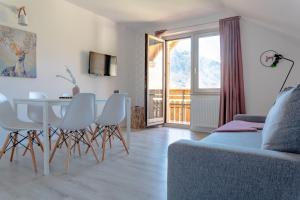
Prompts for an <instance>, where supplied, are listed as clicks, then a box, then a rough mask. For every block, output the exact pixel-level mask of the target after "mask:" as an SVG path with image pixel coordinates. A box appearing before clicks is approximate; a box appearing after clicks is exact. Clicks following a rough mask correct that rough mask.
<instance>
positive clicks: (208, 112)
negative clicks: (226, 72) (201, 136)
mask: <svg viewBox="0 0 300 200" xmlns="http://www.w3.org/2000/svg"><path fill="white" fill-rule="evenodd" d="M191 98H192V99H191V129H192V130H193V131H199V132H210V131H212V130H213V129H215V128H217V127H218V120H219V104H220V102H219V101H220V96H219V95H215V94H211V95H210V94H205V95H200V94H199V95H198V94H196V95H192V97H191Z"/></svg>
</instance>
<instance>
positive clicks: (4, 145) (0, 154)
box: [0, 132, 10, 159]
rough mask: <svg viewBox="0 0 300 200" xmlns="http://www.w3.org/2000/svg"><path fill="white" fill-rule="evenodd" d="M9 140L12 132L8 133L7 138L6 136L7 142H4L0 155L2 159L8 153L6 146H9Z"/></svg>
mask: <svg viewBox="0 0 300 200" xmlns="http://www.w3.org/2000/svg"><path fill="white" fill-rule="evenodd" d="M9 140H10V132H8V134H7V136H6V139H5V141H4V144H3V146H2V149H1V153H0V159H1V158H2V156H3V155H4V154H5V153H6V146H7V145H8V143H9Z"/></svg>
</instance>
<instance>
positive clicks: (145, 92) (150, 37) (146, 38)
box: [144, 33, 166, 127]
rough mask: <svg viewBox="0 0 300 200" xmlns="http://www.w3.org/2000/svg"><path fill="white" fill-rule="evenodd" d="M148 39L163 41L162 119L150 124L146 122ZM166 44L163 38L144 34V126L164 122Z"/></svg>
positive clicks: (162, 123)
mask: <svg viewBox="0 0 300 200" xmlns="http://www.w3.org/2000/svg"><path fill="white" fill-rule="evenodd" d="M149 39H154V40H157V41H159V42H162V43H163V61H164V62H163V65H164V66H163V69H162V70H163V72H162V73H163V81H162V82H163V92H162V93H163V121H162V122H154V123H151V124H148V109H147V108H148V66H149V63H148V45H149ZM165 58H166V44H165V40H164V39H161V38H157V37H155V36H153V35H150V34H147V33H146V34H145V80H144V81H145V82H144V86H145V88H144V103H145V126H146V127H151V126H157V125H164V124H165V123H166V113H165V111H166V108H165V107H166V106H165V105H166V89H165V88H166V85H165V84H166V80H165V79H166V74H165V73H166V70H165V68H166V66H165V65H166V63H165V62H166V59H165Z"/></svg>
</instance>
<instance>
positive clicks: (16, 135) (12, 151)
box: [9, 133, 18, 162]
mask: <svg viewBox="0 0 300 200" xmlns="http://www.w3.org/2000/svg"><path fill="white" fill-rule="evenodd" d="M17 140H18V133H14V138H13V147H12V150H11V153H10V159H9V160H10V162H12V161H13V160H14V154H15V149H16V147H15V145H16V144H17Z"/></svg>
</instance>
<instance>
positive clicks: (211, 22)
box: [159, 16, 241, 31]
mask: <svg viewBox="0 0 300 200" xmlns="http://www.w3.org/2000/svg"><path fill="white" fill-rule="evenodd" d="M234 17H239V18H241V17H240V16H234ZM234 17H226V18H225V19H230V18H234ZM213 23H219V20H215V21H210V22H204V23H199V24H193V25H189V26H179V27H174V28H170V29H166V31H171V30H176V29H181V28H192V27H196V26H201V25H207V24H213ZM159 31H161V30H159Z"/></svg>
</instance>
